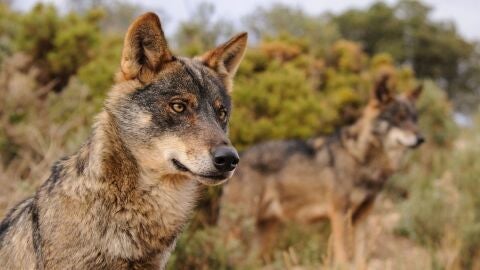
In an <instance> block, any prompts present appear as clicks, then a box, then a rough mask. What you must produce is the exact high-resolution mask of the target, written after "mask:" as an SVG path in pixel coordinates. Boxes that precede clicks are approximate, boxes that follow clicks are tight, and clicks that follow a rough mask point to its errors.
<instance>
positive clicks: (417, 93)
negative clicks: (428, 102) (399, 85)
mask: <svg viewBox="0 0 480 270" xmlns="http://www.w3.org/2000/svg"><path fill="white" fill-rule="evenodd" d="M422 92H423V84H420V85H418V86H417V87H415V89H413V90H412V91H410V92H409V93H408V94H407V97H408V99H410V100H411V101H412V102H416V101H417V100H418V98H419V97H420V95H421V94H422Z"/></svg>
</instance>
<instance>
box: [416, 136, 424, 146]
mask: <svg viewBox="0 0 480 270" xmlns="http://www.w3.org/2000/svg"><path fill="white" fill-rule="evenodd" d="M424 142H425V137H423V136H422V135H418V136H417V143H416V144H415V147H418V146H420V145H421V144H422V143H424Z"/></svg>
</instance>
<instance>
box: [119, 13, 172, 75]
mask: <svg viewBox="0 0 480 270" xmlns="http://www.w3.org/2000/svg"><path fill="white" fill-rule="evenodd" d="M172 60H173V55H172V53H171V52H170V50H169V49H168V45H167V40H166V39H165V36H164V34H163V30H162V25H161V24H160V19H159V18H158V16H157V15H156V14H154V13H151V12H149V13H145V14H143V15H142V16H140V17H138V18H137V19H136V20H135V21H134V22H133V23H132V24H131V25H130V27H129V28H128V31H127V34H126V36H125V41H124V44H123V51H122V60H121V71H122V74H123V77H124V79H125V80H132V79H138V80H139V81H140V82H142V83H146V82H149V81H151V80H153V78H154V75H155V74H157V73H158V71H159V70H160V68H161V67H162V65H163V64H165V63H167V62H169V61H172Z"/></svg>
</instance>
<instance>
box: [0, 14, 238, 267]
mask: <svg viewBox="0 0 480 270" xmlns="http://www.w3.org/2000/svg"><path fill="white" fill-rule="evenodd" d="M246 46H247V33H241V34H238V35H236V36H234V37H233V38H231V39H230V40H229V41H227V42H226V43H224V44H222V45H220V46H218V47H217V48H215V49H212V50H210V51H207V52H206V53H204V54H202V55H200V56H198V57H195V58H184V57H177V56H174V55H173V54H172V52H171V50H170V49H169V47H168V45H167V41H166V39H165V36H164V33H163V30H162V26H161V23H160V20H159V18H158V16H157V15H155V14H154V13H146V14H144V15H142V16H140V17H138V18H137V19H136V20H135V21H134V22H133V23H132V24H131V25H130V27H129V29H128V31H127V33H126V36H125V40H124V47H123V51H122V56H121V63H120V71H119V73H118V75H117V78H116V83H115V84H114V85H113V87H112V89H111V90H110V91H109V94H108V97H107V98H106V101H105V104H104V108H103V110H102V111H101V112H100V114H99V115H98V116H97V118H96V121H95V124H94V126H93V132H92V134H91V136H90V137H89V138H88V140H87V141H86V142H85V143H84V144H83V145H82V146H81V148H80V149H79V150H78V152H76V153H75V154H72V155H70V156H67V157H65V158H62V159H61V160H59V161H58V162H56V163H55V165H53V167H52V170H51V175H50V177H49V178H48V180H46V181H45V182H44V183H43V185H41V186H40V187H39V188H38V190H37V191H36V193H35V194H34V195H33V196H32V197H31V198H28V199H26V200H25V201H23V202H21V203H19V204H18V205H17V206H16V207H15V208H13V209H12V210H11V211H10V212H9V213H8V214H7V215H6V217H5V218H4V219H3V221H2V222H1V224H0V265H1V268H2V269H164V268H165V264H166V262H167V259H168V257H169V255H170V252H171V251H172V249H173V248H174V246H175V242H176V239H177V237H178V236H179V234H180V233H181V232H182V229H183V228H184V226H185V224H186V223H187V222H188V219H189V216H190V215H191V213H192V211H193V210H192V209H193V207H194V206H195V202H196V199H197V197H198V195H199V194H198V193H199V188H200V187H201V186H202V185H218V184H221V183H223V182H225V181H226V180H227V179H228V178H229V177H231V176H232V174H233V172H234V170H235V168H236V166H237V164H238V162H239V157H238V153H237V151H236V150H235V148H234V147H233V146H232V145H231V143H230V141H229V139H228V137H227V125H228V121H229V117H230V114H231V100H230V93H231V91H232V87H233V86H232V79H233V76H234V74H235V72H236V70H237V68H238V66H239V64H240V62H241V60H242V58H243V55H244V52H245V49H246Z"/></svg>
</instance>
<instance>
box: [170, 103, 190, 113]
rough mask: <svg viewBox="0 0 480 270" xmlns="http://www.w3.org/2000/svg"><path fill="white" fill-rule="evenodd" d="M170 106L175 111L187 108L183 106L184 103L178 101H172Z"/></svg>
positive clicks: (182, 110) (179, 111)
mask: <svg viewBox="0 0 480 270" xmlns="http://www.w3.org/2000/svg"><path fill="white" fill-rule="evenodd" d="M170 107H172V110H174V111H175V112H176V113H182V112H184V111H185V109H186V108H187V107H186V106H185V104H183V103H180V102H175V103H172V104H170Z"/></svg>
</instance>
